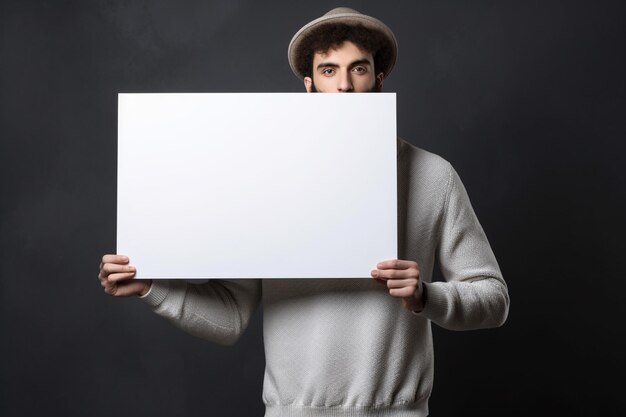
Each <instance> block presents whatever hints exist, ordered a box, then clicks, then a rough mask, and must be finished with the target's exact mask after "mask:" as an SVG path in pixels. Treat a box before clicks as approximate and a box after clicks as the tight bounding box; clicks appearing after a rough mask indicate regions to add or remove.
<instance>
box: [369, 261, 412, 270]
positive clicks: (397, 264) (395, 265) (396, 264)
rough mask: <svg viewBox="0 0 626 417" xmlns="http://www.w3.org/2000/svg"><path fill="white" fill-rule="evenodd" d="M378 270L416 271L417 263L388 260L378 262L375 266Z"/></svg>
mask: <svg viewBox="0 0 626 417" xmlns="http://www.w3.org/2000/svg"><path fill="white" fill-rule="evenodd" d="M376 268H378V269H409V268H415V269H417V263H416V262H413V261H405V260H402V259H390V260H388V261H383V262H379V263H378V264H377V265H376Z"/></svg>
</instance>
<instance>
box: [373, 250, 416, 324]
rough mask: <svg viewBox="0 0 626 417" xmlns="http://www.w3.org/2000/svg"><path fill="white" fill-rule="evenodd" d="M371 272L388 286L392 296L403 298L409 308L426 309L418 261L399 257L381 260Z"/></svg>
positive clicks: (411, 309) (412, 309) (405, 305)
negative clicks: (404, 259)
mask: <svg viewBox="0 0 626 417" xmlns="http://www.w3.org/2000/svg"><path fill="white" fill-rule="evenodd" d="M371 274H372V278H374V279H375V280H376V281H378V282H380V283H382V284H385V285H386V286H387V288H388V289H389V294H390V295H391V296H392V297H397V298H401V299H402V303H403V304H404V307H405V308H406V309H407V310H409V311H415V312H419V311H422V310H423V309H424V288H423V286H422V281H421V280H420V271H419V269H417V263H416V262H413V261H403V260H399V259H393V260H389V261H384V262H380V263H379V264H378V265H376V269H373V270H372V272H371Z"/></svg>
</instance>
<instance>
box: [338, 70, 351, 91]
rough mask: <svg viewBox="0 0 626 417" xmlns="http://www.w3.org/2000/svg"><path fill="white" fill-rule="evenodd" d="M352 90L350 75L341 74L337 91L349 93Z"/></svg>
mask: <svg viewBox="0 0 626 417" xmlns="http://www.w3.org/2000/svg"><path fill="white" fill-rule="evenodd" d="M352 90H354V87H353V86H352V79H351V78H350V73H347V72H346V73H343V74H342V75H341V77H340V78H339V85H337V91H338V92H340V93H349V92H350V91H352Z"/></svg>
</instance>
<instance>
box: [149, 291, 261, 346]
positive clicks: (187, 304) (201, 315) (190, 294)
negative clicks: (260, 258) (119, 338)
mask: <svg viewBox="0 0 626 417" xmlns="http://www.w3.org/2000/svg"><path fill="white" fill-rule="evenodd" d="M260 297H261V281H260V280H252V279H250V280H248V279H242V280H230V281H228V280H209V281H208V282H206V283H203V284H190V283H187V282H185V281H183V280H153V281H152V286H151V287H150V291H149V292H148V293H147V294H145V295H144V296H143V297H142V299H143V301H144V302H145V303H146V304H148V305H149V306H150V308H152V310H153V311H154V312H155V313H157V314H159V315H161V316H163V317H165V318H166V319H167V320H169V321H170V322H172V323H173V324H174V325H175V326H177V327H179V328H181V329H182V330H184V331H186V332H188V333H190V334H192V335H194V336H198V337H201V338H203V339H207V340H209V341H211V342H214V343H218V344H221V345H232V344H234V343H235V342H236V341H237V340H238V339H239V337H240V336H241V335H242V334H243V332H244V331H245V329H246V327H247V326H248V323H249V322H250V318H251V317H252V314H253V313H254V312H255V310H256V308H257V306H258V305H259V300H260Z"/></svg>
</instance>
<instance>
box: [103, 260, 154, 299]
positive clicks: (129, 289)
mask: <svg viewBox="0 0 626 417" xmlns="http://www.w3.org/2000/svg"><path fill="white" fill-rule="evenodd" d="M128 261H129V259H128V256H125V255H104V256H103V257H102V262H100V274H98V279H99V280H100V285H102V287H103V288H104V292H105V293H107V294H109V295H112V296H114V297H128V296H131V295H144V294H146V293H147V292H148V290H149V289H150V286H151V285H152V280H150V279H133V278H134V277H135V272H136V270H135V267H134V266H130V265H128Z"/></svg>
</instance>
